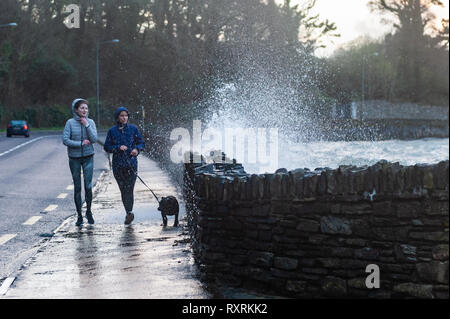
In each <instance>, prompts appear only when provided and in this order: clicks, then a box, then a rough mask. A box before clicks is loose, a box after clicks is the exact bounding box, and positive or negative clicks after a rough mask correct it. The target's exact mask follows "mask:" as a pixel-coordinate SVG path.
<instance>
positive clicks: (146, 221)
mask: <svg viewBox="0 0 450 319" xmlns="http://www.w3.org/2000/svg"><path fill="white" fill-rule="evenodd" d="M139 176H140V177H141V178H142V179H143V180H144V181H145V182H146V183H147V184H148V185H149V186H150V187H152V189H153V191H154V192H155V193H156V194H157V195H158V197H161V196H167V195H170V194H171V195H176V196H177V198H178V199H179V198H180V197H179V195H178V194H176V190H175V188H174V187H173V186H172V185H171V183H170V180H169V178H168V176H167V175H166V174H165V173H164V172H163V171H162V170H161V169H159V167H158V166H157V164H156V163H155V162H153V161H151V160H149V159H148V158H145V157H144V156H139ZM83 193H84V192H83ZM134 194H135V204H134V214H135V219H134V221H133V223H132V224H131V225H128V226H127V225H124V223H123V222H124V219H125V213H124V208H123V205H122V201H121V199H120V198H121V197H120V191H119V188H118V186H117V183H116V181H115V180H114V177H113V175H112V172H110V171H105V172H103V174H102V176H100V178H99V180H98V183H97V185H96V187H95V189H94V200H93V204H92V211H93V214H94V219H95V224H94V225H89V224H87V221H86V219H84V221H85V223H84V224H83V226H82V227H76V226H75V221H76V217H75V216H73V217H70V218H69V219H67V220H66V221H65V222H64V223H63V224H62V225H61V226H60V227H59V228H58V229H57V230H56V231H55V234H54V236H53V237H52V238H51V239H50V240H48V241H47V242H46V243H45V244H44V245H43V246H42V247H41V248H40V249H39V250H38V252H37V254H36V255H35V256H33V257H32V258H30V259H29V260H28V261H27V262H26V264H25V265H24V266H23V267H22V268H23V269H22V270H21V271H20V272H19V274H18V275H17V277H16V278H15V280H14V282H13V283H12V284H11V286H10V287H9V289H8V290H7V292H6V294H4V295H0V298H32V299H33V298H58V299H59V298H70V299H78V298H89V299H93V298H94V299H97V298H120V299H130V298H136V299H139V298H151V299H159V298H167V299H187V298H199V299H200V298H210V297H211V296H210V295H209V293H208V292H207V291H206V290H205V289H204V287H203V286H202V284H201V283H200V282H199V281H198V279H197V278H196V267H195V264H194V261H193V258H192V255H191V251H190V247H189V244H188V235H187V232H186V231H185V230H184V225H185V222H184V221H183V219H182V218H183V215H184V207H183V205H181V207H180V227H177V228H174V227H172V224H173V217H172V216H169V217H168V219H169V222H168V226H167V227H165V228H163V227H162V226H161V223H162V221H161V214H160V212H159V211H158V210H157V207H158V203H157V201H156V199H155V198H154V197H153V196H152V194H151V193H150V191H149V190H148V189H147V188H146V187H145V186H144V185H143V184H142V183H141V182H140V181H139V179H138V180H137V181H136V187H135V191H134ZM180 204H182V203H180Z"/></svg>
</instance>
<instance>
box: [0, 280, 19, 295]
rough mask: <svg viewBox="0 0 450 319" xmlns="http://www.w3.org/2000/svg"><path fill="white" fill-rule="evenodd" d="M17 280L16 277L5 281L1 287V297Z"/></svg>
mask: <svg viewBox="0 0 450 319" xmlns="http://www.w3.org/2000/svg"><path fill="white" fill-rule="evenodd" d="M15 279H16V277H8V278H6V279H5V280H4V281H3V283H2V285H1V286H0V295H4V294H6V292H7V291H8V289H9V287H11V285H12V283H13V282H14V280H15Z"/></svg>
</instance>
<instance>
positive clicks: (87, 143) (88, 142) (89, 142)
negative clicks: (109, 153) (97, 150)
mask: <svg viewBox="0 0 450 319" xmlns="http://www.w3.org/2000/svg"><path fill="white" fill-rule="evenodd" d="M89 144H91V141H89V140H84V141H83V144H82V145H89Z"/></svg>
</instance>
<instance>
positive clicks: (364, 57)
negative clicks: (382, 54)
mask: <svg viewBox="0 0 450 319" xmlns="http://www.w3.org/2000/svg"><path fill="white" fill-rule="evenodd" d="M378 54H379V53H378V52H373V53H372V54H370V56H378ZM366 60H367V57H366V54H365V53H363V57H362V72H361V77H362V78H361V108H363V107H364V102H365V97H364V93H365V90H366V88H365V82H366V79H365V77H366Z"/></svg>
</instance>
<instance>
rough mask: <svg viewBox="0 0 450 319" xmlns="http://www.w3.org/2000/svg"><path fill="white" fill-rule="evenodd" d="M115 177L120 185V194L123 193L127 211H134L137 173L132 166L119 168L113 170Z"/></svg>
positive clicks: (123, 201)
mask: <svg viewBox="0 0 450 319" xmlns="http://www.w3.org/2000/svg"><path fill="white" fill-rule="evenodd" d="M113 173H114V178H115V179H116V181H117V184H118V185H119V189H120V194H121V195H122V203H123V206H124V207H125V211H126V212H127V213H130V212H132V211H133V204H134V195H133V193H134V184H135V183H136V174H135V173H134V171H133V169H132V168H126V167H125V168H122V167H120V168H117V169H115V170H113Z"/></svg>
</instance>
